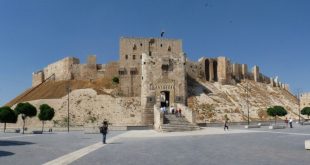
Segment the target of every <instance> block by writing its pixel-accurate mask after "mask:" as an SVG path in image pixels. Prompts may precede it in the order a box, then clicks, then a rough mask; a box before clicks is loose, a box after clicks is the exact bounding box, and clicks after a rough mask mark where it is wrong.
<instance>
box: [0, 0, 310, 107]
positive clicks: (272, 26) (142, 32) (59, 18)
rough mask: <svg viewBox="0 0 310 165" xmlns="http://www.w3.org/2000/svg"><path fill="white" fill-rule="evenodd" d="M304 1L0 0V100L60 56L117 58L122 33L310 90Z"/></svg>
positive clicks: (308, 19)
mask: <svg viewBox="0 0 310 165" xmlns="http://www.w3.org/2000/svg"><path fill="white" fill-rule="evenodd" d="M309 29H310V1H308V0H298V1H294V0H195V1H194V0H186V1H185V0H156V1H155V0H153V1H147V0H122V1H121V0H113V1H112V0H27V1H25V0H0V57H1V58H0V66H1V69H0V76H1V80H0V105H3V104H4V103H6V102H8V101H9V100H10V99H12V98H14V97H15V96H17V95H18V94H20V93H21V92H23V91H24V90H25V89H27V88H29V87H31V74H32V72H34V71H37V70H40V69H42V68H43V67H45V66H46V65H48V64H50V63H53V62H55V61H57V60H59V59H62V58H64V57H66V56H75V57H78V58H80V60H81V62H82V63H84V62H85V60H86V57H87V55H89V54H96V55H97V59H98V63H107V62H109V61H111V60H118V58H119V57H118V48H119V38H120V37H121V36H138V37H158V36H159V35H160V31H161V30H165V32H166V33H165V37H167V38H179V39H182V40H183V48H184V51H185V52H186V53H187V56H188V57H189V58H190V59H192V60H195V61H196V60H198V59H199V57H201V56H207V57H217V56H227V57H228V58H230V59H231V60H232V61H233V62H238V63H246V64H249V65H250V66H253V65H258V66H260V68H261V71H262V72H263V73H264V74H265V75H267V76H279V77H280V80H281V81H283V82H286V83H289V84H290V87H291V90H292V91H293V92H295V91H296V89H299V88H300V89H302V90H303V91H310V86H309V82H310V76H309V71H310V65H309V63H310V30H309Z"/></svg>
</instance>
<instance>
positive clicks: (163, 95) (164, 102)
mask: <svg viewBox="0 0 310 165" xmlns="http://www.w3.org/2000/svg"><path fill="white" fill-rule="evenodd" d="M169 104H170V92H169V91H161V92H160V107H169Z"/></svg>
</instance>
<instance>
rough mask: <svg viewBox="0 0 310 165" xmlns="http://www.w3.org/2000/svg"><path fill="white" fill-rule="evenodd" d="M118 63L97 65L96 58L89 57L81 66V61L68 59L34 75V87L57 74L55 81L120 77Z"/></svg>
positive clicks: (72, 58) (93, 56)
mask: <svg viewBox="0 0 310 165" xmlns="http://www.w3.org/2000/svg"><path fill="white" fill-rule="evenodd" d="M118 68H119V65H118V62H110V63H108V64H104V65H102V64H97V62H96V56H95V55H91V56H88V59H87V63H86V64H80V61H79V59H77V58H74V57H67V58H64V59H62V60H59V61H57V62H55V63H53V64H50V65H48V66H47V67H45V68H44V69H43V70H42V71H38V72H36V73H33V74H32V86H33V87H34V86H37V85H39V84H41V83H42V82H43V81H44V80H46V79H47V78H49V77H50V76H51V75H53V74H55V76H54V77H53V80H56V81H61V80H73V79H74V80H94V79H97V78H102V77H114V76H118Z"/></svg>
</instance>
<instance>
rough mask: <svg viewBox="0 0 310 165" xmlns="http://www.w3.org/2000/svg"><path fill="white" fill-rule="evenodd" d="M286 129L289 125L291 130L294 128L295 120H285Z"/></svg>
mask: <svg viewBox="0 0 310 165" xmlns="http://www.w3.org/2000/svg"><path fill="white" fill-rule="evenodd" d="M284 122H285V124H286V127H287V126H288V124H289V125H290V128H293V119H292V118H290V119H289V120H287V118H285V120H284Z"/></svg>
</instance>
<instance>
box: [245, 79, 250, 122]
mask: <svg viewBox="0 0 310 165" xmlns="http://www.w3.org/2000/svg"><path fill="white" fill-rule="evenodd" d="M245 81H246V87H245V92H246V106H247V110H248V125H250V108H249V92H250V89H249V83H248V81H247V80H246V79H245Z"/></svg>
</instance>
